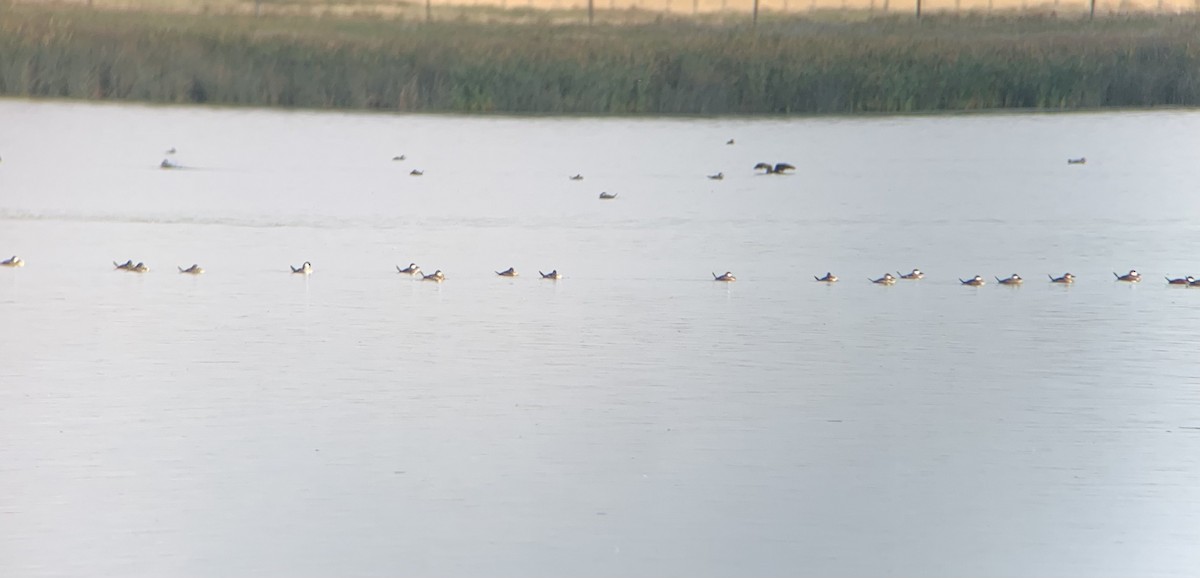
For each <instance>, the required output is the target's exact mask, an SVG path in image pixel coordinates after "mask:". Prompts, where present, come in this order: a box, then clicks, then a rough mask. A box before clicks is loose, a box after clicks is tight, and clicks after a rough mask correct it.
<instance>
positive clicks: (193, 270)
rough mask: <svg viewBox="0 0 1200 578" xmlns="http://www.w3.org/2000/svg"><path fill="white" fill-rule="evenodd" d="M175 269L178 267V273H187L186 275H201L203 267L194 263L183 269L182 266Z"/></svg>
mask: <svg viewBox="0 0 1200 578" xmlns="http://www.w3.org/2000/svg"><path fill="white" fill-rule="evenodd" d="M176 269H179V272H180V273H187V274H188V275H203V274H204V268H203V267H201V266H199V265H196V264H194V263H193V264H192V266H191V267H188V268H187V269H184V268H183V267H176Z"/></svg>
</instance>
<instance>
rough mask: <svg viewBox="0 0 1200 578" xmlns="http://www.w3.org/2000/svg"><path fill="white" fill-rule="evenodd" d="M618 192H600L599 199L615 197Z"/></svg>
mask: <svg viewBox="0 0 1200 578" xmlns="http://www.w3.org/2000/svg"><path fill="white" fill-rule="evenodd" d="M617 194H618V193H600V198H601V199H615V198H617Z"/></svg>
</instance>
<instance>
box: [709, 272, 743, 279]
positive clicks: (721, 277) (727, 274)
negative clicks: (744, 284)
mask: <svg viewBox="0 0 1200 578" xmlns="http://www.w3.org/2000/svg"><path fill="white" fill-rule="evenodd" d="M712 276H713V281H737V277H734V276H733V273H730V272H729V271H726V272H725V274H724V275H717V274H716V273H713V274H712Z"/></svg>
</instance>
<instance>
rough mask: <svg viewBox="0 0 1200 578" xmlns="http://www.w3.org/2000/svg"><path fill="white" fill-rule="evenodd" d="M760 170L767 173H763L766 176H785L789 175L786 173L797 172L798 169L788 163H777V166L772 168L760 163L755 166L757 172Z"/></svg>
mask: <svg viewBox="0 0 1200 578" xmlns="http://www.w3.org/2000/svg"><path fill="white" fill-rule="evenodd" d="M759 169H762V170H765V171H766V172H765V173H763V174H764V175H785V174H787V172H786V171H794V170H796V167H794V166H792V165H790V164H788V163H776V164H775V166H771V165H769V164H767V163H758V164H757V165H754V170H756V171H757V170H759Z"/></svg>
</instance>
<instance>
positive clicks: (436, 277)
mask: <svg viewBox="0 0 1200 578" xmlns="http://www.w3.org/2000/svg"><path fill="white" fill-rule="evenodd" d="M421 280H422V281H434V282H437V283H441V282H442V281H445V280H446V276H445V275H442V270H441V269H438V270H437V271H434V272H433V273H432V274H430V275H423V276H421Z"/></svg>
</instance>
